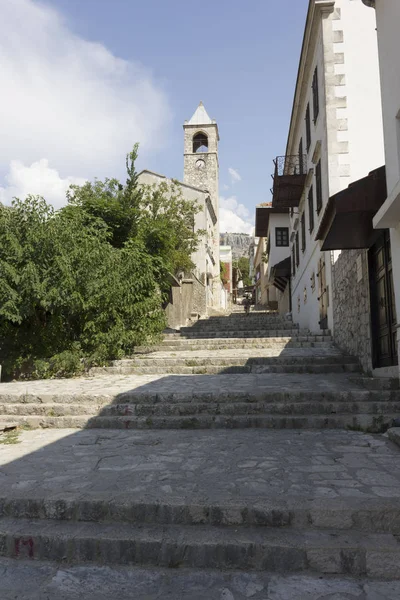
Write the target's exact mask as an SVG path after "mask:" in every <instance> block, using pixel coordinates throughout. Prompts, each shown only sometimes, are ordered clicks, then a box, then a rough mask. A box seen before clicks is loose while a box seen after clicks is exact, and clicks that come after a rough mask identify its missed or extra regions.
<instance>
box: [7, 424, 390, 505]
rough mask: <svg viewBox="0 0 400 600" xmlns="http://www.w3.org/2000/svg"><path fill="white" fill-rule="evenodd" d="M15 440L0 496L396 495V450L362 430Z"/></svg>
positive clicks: (33, 434) (45, 433) (227, 498)
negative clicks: (361, 431) (16, 442)
mask: <svg viewBox="0 0 400 600" xmlns="http://www.w3.org/2000/svg"><path fill="white" fill-rule="evenodd" d="M19 439H20V443H18V444H15V445H0V496H6V497H9V496H10V495H11V496H13V495H14V494H15V495H21V494H24V495H27V496H29V497H31V496H32V495H33V496H36V495H40V494H43V495H45V496H46V497H51V496H53V495H57V494H58V495H61V496H62V497H63V498H67V497H68V496H69V495H72V496H73V497H74V498H82V499H84V498H88V497H95V496H96V495H99V496H100V497H101V498H102V499H103V500H104V501H107V499H109V500H111V499H113V498H115V497H116V498H120V497H121V494H124V493H126V494H127V497H128V496H129V497H130V498H134V499H135V500H136V501H139V500H140V499H144V500H153V501H157V500H160V499H162V501H163V502H164V503H168V502H169V501H171V502H173V501H174V502H178V501H180V502H198V503H208V502H210V503H212V502H218V503H230V502H231V503H232V502H235V503H241V502H242V503H249V502H250V503H253V502H254V501H255V500H257V499H260V500H264V501H265V500H268V499H270V498H277V497H280V498H281V499H282V500H285V499H287V498H288V497H296V498H298V497H305V498H307V499H318V498H319V499H326V500H328V499H331V498H332V499H340V498H343V499H346V500H347V499H350V498H353V499H363V498H375V499H377V498H380V499H381V500H382V499H383V498H387V499H389V498H400V471H399V469H398V468H394V466H395V465H397V464H398V461H399V457H400V449H399V448H398V447H397V446H396V445H395V444H393V443H392V442H390V441H389V440H388V439H386V438H385V437H382V436H374V435H370V434H362V433H358V432H349V431H347V432H346V431H335V430H327V431H320V432H318V431H300V432H298V431H265V430H237V431H235V435H232V432H231V431H224V430H218V431H204V430H200V431H180V432H179V437H177V435H176V432H175V431H145V432H143V431H141V432H140V431H119V430H84V431H79V432H76V430H34V431H24V432H22V433H21V434H20V438H19Z"/></svg>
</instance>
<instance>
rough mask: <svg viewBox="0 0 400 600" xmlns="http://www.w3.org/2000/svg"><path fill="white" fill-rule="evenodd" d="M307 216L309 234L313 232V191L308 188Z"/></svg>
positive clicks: (311, 188)
mask: <svg viewBox="0 0 400 600" xmlns="http://www.w3.org/2000/svg"><path fill="white" fill-rule="evenodd" d="M308 214H309V220H310V233H311V232H312V231H314V189H313V186H311V187H310V189H309V192H308Z"/></svg>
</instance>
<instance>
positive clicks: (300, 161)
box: [271, 154, 307, 208]
mask: <svg viewBox="0 0 400 600" xmlns="http://www.w3.org/2000/svg"><path fill="white" fill-rule="evenodd" d="M274 165H275V172H274V176H273V180H274V185H273V188H272V190H271V192H272V206H273V207H274V208H296V207H297V206H299V202H300V199H301V196H302V194H303V190H304V184H305V182H306V177H307V155H306V154H304V155H303V154H301V155H296V156H277V158H276V159H275V160H274Z"/></svg>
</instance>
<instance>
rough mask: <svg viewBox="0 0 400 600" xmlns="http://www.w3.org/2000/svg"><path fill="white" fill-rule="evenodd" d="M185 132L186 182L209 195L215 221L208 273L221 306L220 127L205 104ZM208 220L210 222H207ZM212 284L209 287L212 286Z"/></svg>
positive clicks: (215, 297)
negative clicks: (208, 112)
mask: <svg viewBox="0 0 400 600" xmlns="http://www.w3.org/2000/svg"><path fill="white" fill-rule="evenodd" d="M183 131H184V172H183V181H184V183H187V184H188V185H192V186H193V187H196V188H200V189H202V190H205V191H207V192H208V194H209V197H210V200H211V204H212V208H213V209H214V220H215V217H216V222H215V223H214V222H212V223H210V228H209V233H208V238H209V239H208V247H209V249H210V252H209V256H210V260H211V261H212V265H211V264H210V266H209V270H208V273H207V275H208V278H209V279H210V275H211V274H212V279H213V283H212V295H213V302H212V304H213V305H214V306H216V307H219V303H220V289H221V279H220V265H219V210H218V205H219V202H218V179H219V165H218V142H219V134H218V125H217V123H216V122H215V121H214V120H211V119H210V117H209V116H208V114H207V111H206V109H205V108H204V105H203V103H202V102H200V104H199V106H198V107H197V109H196V112H195V113H194V115H193V116H192V118H191V119H190V121H185V123H184V125H183ZM207 220H208V219H207ZM210 283H211V282H210V281H209V282H208V285H210Z"/></svg>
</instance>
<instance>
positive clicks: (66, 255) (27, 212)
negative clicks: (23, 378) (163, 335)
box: [0, 196, 165, 376]
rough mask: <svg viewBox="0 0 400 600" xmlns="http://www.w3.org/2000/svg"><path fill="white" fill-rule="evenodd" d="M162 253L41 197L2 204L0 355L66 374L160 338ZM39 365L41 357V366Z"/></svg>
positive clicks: (14, 363)
mask: <svg viewBox="0 0 400 600" xmlns="http://www.w3.org/2000/svg"><path fill="white" fill-rule="evenodd" d="M159 268H160V267H159V260H158V259H157V258H153V257H151V256H150V255H149V254H148V253H147V252H146V249H145V248H144V247H143V245H142V244H141V243H140V242H135V241H134V240H130V241H128V242H127V243H126V244H125V245H124V247H123V248H114V247H113V246H112V245H111V244H110V232H109V230H108V229H107V227H106V226H105V224H104V221H102V220H101V219H99V218H95V217H93V218H92V219H91V221H90V222H88V219H87V215H85V214H84V213H83V212H81V211H63V210H60V211H58V212H54V210H53V209H52V208H51V207H49V206H48V205H47V204H46V203H45V201H44V200H43V199H40V198H35V197H32V196H30V197H28V198H27V199H26V200H25V201H24V202H22V201H20V200H15V201H14V203H13V207H12V208H11V209H10V208H5V207H0V339H1V342H0V360H1V362H2V363H3V365H4V369H5V372H6V373H7V372H8V374H9V375H18V374H19V373H20V372H21V371H23V370H26V369H27V368H29V369H30V370H33V372H35V371H36V372H37V375H38V376H45V375H64V374H68V372H76V371H77V370H79V369H82V368H83V363H82V360H81V359H83V358H84V357H85V358H86V359H87V360H88V361H89V363H93V364H99V363H104V361H106V360H107V359H112V358H118V357H122V356H123V355H125V354H129V353H130V352H132V350H133V348H134V346H135V345H136V344H139V343H142V342H145V341H148V340H151V339H152V338H155V337H157V335H158V334H159V333H160V332H161V331H162V329H163V328H164V326H165V319H164V313H163V311H162V309H161V296H160V292H159V288H158V285H157V281H156V274H157V273H158V272H159ZM38 365H39V366H38Z"/></svg>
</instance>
